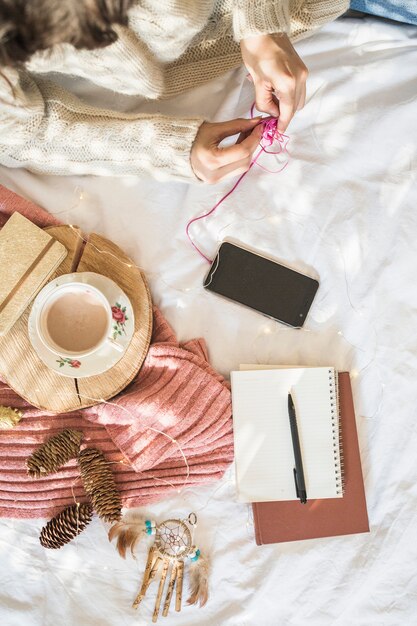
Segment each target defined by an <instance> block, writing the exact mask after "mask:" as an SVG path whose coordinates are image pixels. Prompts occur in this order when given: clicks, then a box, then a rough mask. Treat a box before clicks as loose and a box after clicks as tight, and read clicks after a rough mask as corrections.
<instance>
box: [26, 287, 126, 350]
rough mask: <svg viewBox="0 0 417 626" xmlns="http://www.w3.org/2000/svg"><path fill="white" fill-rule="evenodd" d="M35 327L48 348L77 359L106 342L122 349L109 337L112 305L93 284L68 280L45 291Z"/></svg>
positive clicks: (121, 347) (121, 348)
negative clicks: (68, 281) (47, 291)
mask: <svg viewBox="0 0 417 626" xmlns="http://www.w3.org/2000/svg"><path fill="white" fill-rule="evenodd" d="M36 331H37V333H38V335H39V338H40V339H41V341H42V343H43V344H44V346H46V348H48V350H50V351H51V352H53V353H54V354H56V355H57V356H59V357H69V358H72V359H80V358H82V357H85V356H89V355H91V354H94V353H95V352H97V351H98V350H100V349H101V348H103V346H104V345H106V344H108V345H109V346H111V347H112V348H114V349H115V350H118V351H119V352H123V350H124V348H123V346H121V345H120V344H119V343H118V342H117V341H115V339H114V338H113V337H112V334H111V333H112V309H111V306H110V303H109V301H108V300H107V298H106V297H105V295H104V294H103V293H102V292H101V291H100V290H99V289H97V288H96V287H93V286H92V285H89V284H86V283H81V282H75V281H74V282H71V283H67V284H64V285H61V286H58V287H56V288H55V289H53V290H52V291H49V293H48V294H47V295H46V297H45V300H44V301H43V302H42V303H41V306H40V307H39V311H38V314H37V317H36Z"/></svg>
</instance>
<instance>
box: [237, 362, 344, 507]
mask: <svg viewBox="0 0 417 626" xmlns="http://www.w3.org/2000/svg"><path fill="white" fill-rule="evenodd" d="M254 367H258V369H256V370H254V369H253V368H254ZM231 381H232V404H233V431H234V443H235V461H236V486H237V494H238V500H239V501H240V502H269V501H284V500H297V495H296V490H295V482H294V472H293V470H294V451H293V445H292V439H291V430H290V424H289V417H288V404H287V399H288V393H291V394H292V397H293V400H294V404H295V408H296V414H297V426H298V433H299V438H300V446H301V453H302V459H303V467H304V475H305V482H306V490H307V498H308V499H317V498H320V499H322V498H342V496H343V484H342V460H341V459H342V455H341V450H340V440H339V406H338V405H339V403H338V378H337V372H336V371H335V369H334V368H332V367H289V368H285V369H265V366H253V365H248V366H244V365H242V366H241V370H240V371H235V372H232V373H231ZM300 506H301V505H300Z"/></svg>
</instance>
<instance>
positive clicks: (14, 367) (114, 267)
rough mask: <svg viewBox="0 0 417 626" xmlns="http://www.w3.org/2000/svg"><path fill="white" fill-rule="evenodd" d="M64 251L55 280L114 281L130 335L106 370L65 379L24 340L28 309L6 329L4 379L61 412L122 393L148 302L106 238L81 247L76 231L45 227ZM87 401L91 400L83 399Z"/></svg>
mask: <svg viewBox="0 0 417 626" xmlns="http://www.w3.org/2000/svg"><path fill="white" fill-rule="evenodd" d="M47 230H48V232H49V233H50V234H51V235H52V236H53V237H55V238H56V239H58V241H60V242H61V243H62V244H63V245H64V246H65V247H66V248H67V250H68V256H67V258H66V259H65V261H64V262H63V263H62V264H61V265H60V266H59V269H58V270H57V272H56V273H55V275H54V277H53V278H55V277H56V276H60V275H62V274H68V273H70V272H75V271H78V272H97V273H99V274H103V275H104V276H107V277H108V278H111V279H112V280H114V281H115V282H116V283H117V284H118V285H120V287H121V288H122V289H123V291H124V292H125V293H126V295H127V296H128V297H129V299H130V301H131V302H132V306H133V309H134V313H135V331H134V335H133V338H132V341H131V343H130V345H129V347H128V349H127V350H126V353H125V354H124V355H123V357H122V358H121V359H120V361H119V362H118V363H117V364H116V365H115V366H114V367H112V368H111V369H110V370H108V371H107V372H105V373H103V374H100V375H99V376H91V377H89V378H80V379H75V378H67V377H64V376H60V375H59V374H57V373H56V372H54V371H52V370H50V369H49V368H48V367H46V365H44V364H43V363H42V361H41V360H40V359H39V357H38V356H37V354H36V352H35V351H34V349H33V348H32V345H31V343H30V341H29V336H28V329H27V328H28V317H29V313H30V310H31V306H32V305H30V306H29V307H28V308H27V309H26V311H25V312H24V314H23V315H22V317H21V318H20V319H19V320H18V321H17V322H16V324H15V325H14V326H13V327H12V328H11V330H10V331H9V332H8V333H7V334H6V335H5V336H4V337H0V372H1V377H2V378H3V380H5V381H6V382H7V384H8V385H9V386H10V387H11V388H12V389H14V391H16V393H18V394H19V395H20V396H21V397H22V398H24V399H25V400H27V401H28V402H30V404H33V405H34V406H36V407H38V408H41V409H47V410H48V411H54V412H55V413H64V412H67V411H72V410H76V409H79V408H83V407H87V406H92V405H94V404H97V403H98V402H99V401H101V400H108V399H109V398H112V397H113V396H115V395H116V394H117V393H119V392H120V391H122V389H124V388H125V387H126V386H127V385H128V384H129V383H130V382H131V381H132V380H133V378H134V377H135V376H136V374H137V373H138V371H139V369H140V367H141V365H142V363H143V361H144V359H145V356H146V354H147V351H148V348H149V344H150V340H151V334H152V302H151V297H150V293H149V289H148V286H147V284H146V281H145V278H144V276H143V274H142V272H141V271H140V269H139V268H137V267H136V266H135V264H134V263H133V261H132V260H131V259H130V258H129V257H128V256H126V255H125V253H124V252H123V251H122V250H121V249H120V248H119V247H118V246H116V245H115V244H113V243H112V242H111V241H109V240H108V239H105V238H104V237H100V236H99V235H95V234H93V235H90V236H89V238H88V240H87V243H86V244H85V246H84V242H83V239H82V237H81V235H80V232H79V230H78V229H75V228H74V227H70V226H57V227H52V228H48V229H47ZM88 398H90V399H88Z"/></svg>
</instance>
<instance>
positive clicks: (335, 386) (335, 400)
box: [329, 369, 345, 495]
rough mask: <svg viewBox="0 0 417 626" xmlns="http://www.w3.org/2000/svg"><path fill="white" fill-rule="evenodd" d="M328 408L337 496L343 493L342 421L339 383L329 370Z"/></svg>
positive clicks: (331, 370)
mask: <svg viewBox="0 0 417 626" xmlns="http://www.w3.org/2000/svg"><path fill="white" fill-rule="evenodd" d="M329 383H330V406H331V414H332V435H333V459H334V468H335V470H334V471H335V477H336V492H337V495H343V493H344V491H345V475H344V456H343V445H342V421H341V418H340V402H339V382H338V377H337V372H336V371H335V370H334V369H329Z"/></svg>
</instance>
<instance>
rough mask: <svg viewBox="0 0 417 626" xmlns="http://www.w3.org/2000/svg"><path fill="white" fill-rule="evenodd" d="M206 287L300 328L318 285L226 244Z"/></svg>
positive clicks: (289, 270) (205, 283) (271, 261)
mask: <svg viewBox="0 0 417 626" xmlns="http://www.w3.org/2000/svg"><path fill="white" fill-rule="evenodd" d="M203 285H204V287H205V288H206V289H208V290H209V291H213V292H214V293H217V294H218V295H220V296H224V297H225V298H228V299H229V300H234V301H235V302H239V303H240V304H243V305H245V306H247V307H250V308H251V309H255V311H259V312H260V313H263V314H264V315H267V316H268V317H272V318H273V319H275V320H277V321H278V322H282V323H283V324H287V325H289V326H293V327H294V328H300V327H301V326H302V325H303V324H304V322H305V319H306V317H307V314H308V311H309V309H310V307H311V304H312V302H313V299H314V296H315V295H316V291H317V289H318V286H319V283H318V281H317V280H315V279H314V278H310V277H309V276H305V275H304V274H300V272H296V271H295V270H292V269H290V268H288V267H285V266H284V265H280V264H279V263H277V262H276V261H273V260H272V259H268V258H266V257H264V256H261V255H260V254H257V253H255V252H250V251H249V250H246V249H245V248H241V247H240V246H237V245H235V244H233V243H230V242H229V241H224V242H223V243H222V244H221V245H220V247H219V249H218V252H217V254H216V258H215V259H214V261H213V263H212V266H211V267H210V269H209V271H208V274H207V276H206V277H205V279H204V282H203Z"/></svg>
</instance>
